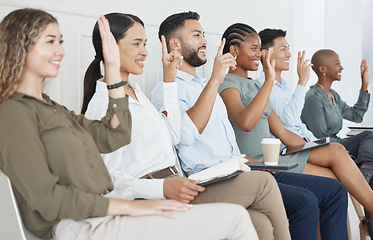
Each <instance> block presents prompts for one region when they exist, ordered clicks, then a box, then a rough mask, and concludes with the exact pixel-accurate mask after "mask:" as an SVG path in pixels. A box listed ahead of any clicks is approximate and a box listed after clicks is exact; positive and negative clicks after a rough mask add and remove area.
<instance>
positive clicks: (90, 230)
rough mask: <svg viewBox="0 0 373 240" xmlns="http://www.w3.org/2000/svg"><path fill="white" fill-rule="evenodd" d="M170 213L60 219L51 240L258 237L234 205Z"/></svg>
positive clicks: (201, 205)
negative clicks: (166, 215) (80, 219)
mask: <svg viewBox="0 0 373 240" xmlns="http://www.w3.org/2000/svg"><path fill="white" fill-rule="evenodd" d="M173 214H175V215H176V216H177V218H176V219H171V218H166V217H161V216H141V217H128V216H115V217H111V216H108V217H100V218H89V219H85V220H82V221H78V222H77V221H74V220H70V219H64V220H62V221H61V222H60V223H59V224H58V225H57V227H56V229H55V239H57V240H71V239H74V240H86V239H87V240H88V239H89V240H96V239H97V240H105V239H108V240H117V239H118V240H119V239H120V240H125V239H128V240H132V239H133V240H142V239H144V240H158V239H159V240H167V239H170V240H171V239H172V240H175V239H177V240H184V239H185V240H187V239H188V240H190V239H193V240H196V239H201V240H210V239H211V240H219V239H232V240H233V239H237V240H238V239H239V240H241V239H242V240H243V239H250V240H251V239H253V240H256V239H258V236H257V234H256V231H255V228H254V226H253V224H252V222H251V219H250V216H249V214H248V213H247V211H246V210H245V209H244V208H243V207H241V206H239V205H236V204H226V203H216V204H199V205H194V206H193V207H192V208H191V209H190V210H188V211H187V212H173Z"/></svg>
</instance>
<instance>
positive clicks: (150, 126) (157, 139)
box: [85, 80, 181, 199]
mask: <svg viewBox="0 0 373 240" xmlns="http://www.w3.org/2000/svg"><path fill="white" fill-rule="evenodd" d="M129 85H130V86H131V87H132V88H133V89H134V90H135V94H136V97H137V99H138V101H136V100H134V99H132V98H131V97H130V98H129V110H130V112H131V116H132V132H131V143H130V144H128V145H126V146H124V147H122V148H120V149H118V150H116V151H114V152H112V153H109V154H102V158H103V159H104V162H105V164H106V166H107V168H108V170H109V173H110V176H111V177H112V179H113V183H114V190H113V191H112V192H110V193H108V194H107V195H106V196H108V197H116V198H125V199H135V198H144V199H159V198H164V195H163V181H164V180H163V179H139V178H141V177H142V176H144V175H145V174H148V173H151V172H153V171H157V170H161V169H163V168H166V167H168V166H174V165H175V157H176V156H175V154H174V151H173V145H175V144H177V143H179V142H180V131H181V114H180V109H179V105H178V97H177V83H176V82H172V83H163V95H164V106H163V108H161V109H160V111H159V112H158V111H157V110H156V109H155V107H154V106H153V105H152V104H151V102H150V101H149V100H148V98H147V97H146V96H145V94H144V93H143V92H142V91H141V89H140V87H139V86H138V84H136V83H135V82H132V81H129ZM106 86H107V85H106V83H104V82H103V81H102V80H98V81H97V86H96V93H95V94H94V95H93V97H92V99H91V101H90V103H89V105H88V108H87V112H86V114H85V116H86V117H87V118H90V119H96V120H99V119H101V118H102V117H104V116H105V114H106V110H107V105H108V101H109V98H108V89H107V88H106ZM163 111H166V112H167V117H166V116H165V115H164V114H163V113H162V112H163Z"/></svg>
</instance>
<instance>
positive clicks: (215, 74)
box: [210, 38, 237, 85]
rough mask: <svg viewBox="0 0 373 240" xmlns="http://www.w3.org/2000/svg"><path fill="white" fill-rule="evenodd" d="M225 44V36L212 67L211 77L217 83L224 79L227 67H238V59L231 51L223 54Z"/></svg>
mask: <svg viewBox="0 0 373 240" xmlns="http://www.w3.org/2000/svg"><path fill="white" fill-rule="evenodd" d="M224 44H225V38H223V40H222V41H221V44H220V47H219V49H218V52H217V54H216V56H215V59H214V66H213V69H212V74H211V79H210V80H213V81H216V83H217V84H219V85H220V84H221V83H222V82H223V80H224V77H225V74H226V71H227V68H228V67H230V68H232V69H233V70H234V69H236V65H237V63H236V60H235V59H234V57H233V56H232V54H231V53H226V54H224V55H223V48H224Z"/></svg>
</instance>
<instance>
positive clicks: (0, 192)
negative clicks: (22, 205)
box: [0, 171, 40, 240]
mask: <svg viewBox="0 0 373 240" xmlns="http://www.w3.org/2000/svg"><path fill="white" fill-rule="evenodd" d="M0 209H1V210H0V239H4V240H5V239H7V240H40V239H39V238H37V237H35V236H34V235H33V234H32V233H31V232H30V231H29V230H28V229H26V228H25V226H24V225H23V222H22V218H21V215H20V213H19V210H18V205H17V202H16V199H15V197H14V194H13V190H12V187H11V185H10V181H9V178H8V177H7V176H6V175H5V174H4V173H2V172H1V171H0Z"/></svg>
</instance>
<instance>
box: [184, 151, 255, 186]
mask: <svg viewBox="0 0 373 240" xmlns="http://www.w3.org/2000/svg"><path fill="white" fill-rule="evenodd" d="M245 156H246V155H245V154H241V155H239V156H237V157H234V158H231V159H229V160H227V161H224V162H222V163H219V164H217V165H215V166H212V167H209V168H206V169H204V170H202V171H200V172H197V173H195V174H192V175H190V176H189V177H188V178H190V179H193V180H200V181H201V182H200V183H199V185H201V186H205V185H208V184H211V183H215V182H219V181H222V180H225V179H228V178H232V177H234V176H237V175H238V174H240V173H242V172H248V171H250V167H249V166H247V165H246V164H245V163H246V162H247V159H246V158H245Z"/></svg>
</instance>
